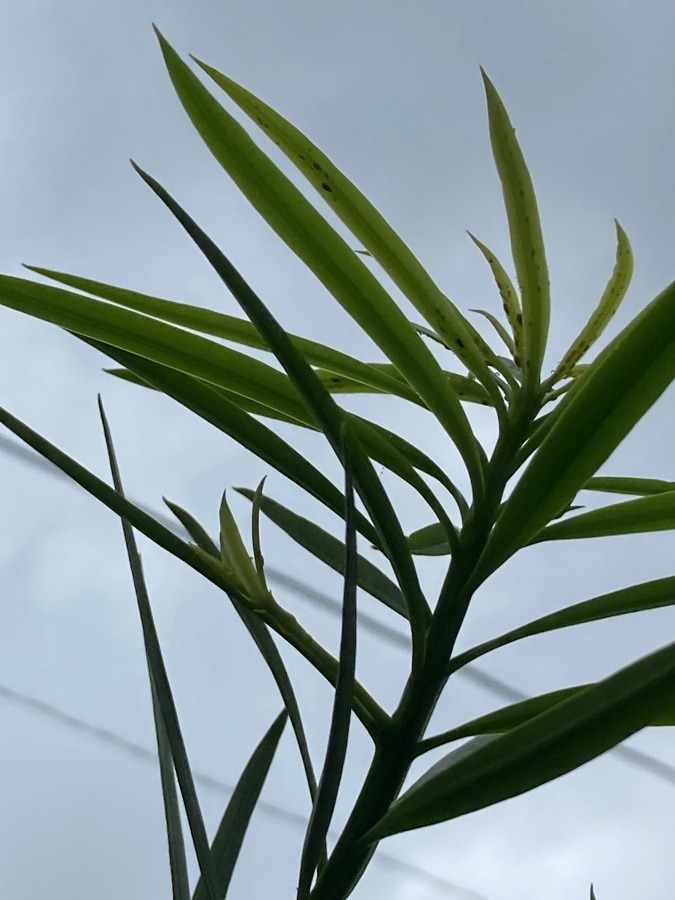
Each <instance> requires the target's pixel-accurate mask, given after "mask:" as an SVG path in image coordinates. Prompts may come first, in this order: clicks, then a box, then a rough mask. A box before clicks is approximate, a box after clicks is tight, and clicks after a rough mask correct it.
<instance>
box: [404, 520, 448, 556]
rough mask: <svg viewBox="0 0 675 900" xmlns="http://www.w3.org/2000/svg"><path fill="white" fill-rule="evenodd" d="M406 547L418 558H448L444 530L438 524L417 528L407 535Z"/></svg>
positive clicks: (446, 538)
mask: <svg viewBox="0 0 675 900" xmlns="http://www.w3.org/2000/svg"><path fill="white" fill-rule="evenodd" d="M407 540H408V547H409V548H410V552H411V553H415V554H417V555H418V556H448V554H449V553H450V544H449V543H448V536H447V534H446V532H445V529H444V528H443V527H442V526H441V524H440V522H433V523H432V524H431V525H425V526H424V527H423V528H418V529H417V531H413V532H412V534H410V535H408V539H407Z"/></svg>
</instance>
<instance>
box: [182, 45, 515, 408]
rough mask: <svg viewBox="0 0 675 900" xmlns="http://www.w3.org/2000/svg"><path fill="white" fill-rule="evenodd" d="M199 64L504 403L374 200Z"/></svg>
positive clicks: (470, 341)
mask: <svg viewBox="0 0 675 900" xmlns="http://www.w3.org/2000/svg"><path fill="white" fill-rule="evenodd" d="M193 59H194V57H193ZM195 62H196V63H197V65H198V66H200V67H201V68H202V70H203V71H204V72H206V74H207V75H209V76H210V77H211V78H212V79H213V80H214V81H215V83H216V84H217V85H218V86H219V87H220V88H222V90H223V91H225V93H226V94H227V95H228V96H229V97H230V98H231V99H232V100H233V101H234V102H235V103H236V104H237V105H238V106H239V108H240V109H242V110H243V111H244V112H245V113H246V114H247V115H248V116H249V117H250V118H251V119H252V120H253V121H254V122H256V123H257V124H258V125H260V126H261V128H262V129H263V130H264V132H265V133H266V134H267V135H268V136H269V137H270V138H271V139H272V140H273V141H274V143H275V144H276V145H277V147H279V149H280V150H282V151H283V152H284V153H285V154H286V156H287V157H288V159H289V160H290V161H291V162H292V163H293V164H294V165H295V166H296V167H297V168H298V169H299V170H300V172H302V174H303V175H304V176H305V178H306V179H307V180H308V182H309V183H310V184H311V185H312V187H313V188H314V189H315V190H316V191H317V192H318V193H319V195H320V196H321V197H322V198H323V199H324V200H326V202H328V204H329V205H330V207H331V209H332V210H333V211H334V212H335V213H336V214H337V215H338V216H339V218H340V219H341V220H342V221H343V222H344V224H345V225H346V226H347V227H348V228H349V229H350V231H351V232H352V234H353V235H354V236H355V237H356V238H357V239H358V240H359V241H360V242H361V243H362V244H363V246H364V247H365V248H366V249H367V251H368V252H369V253H370V255H371V256H372V257H373V258H374V259H375V260H377V262H378V263H379V264H380V265H381V266H382V268H383V269H384V271H385V272H386V273H387V274H388V275H389V277H390V278H391V279H392V281H393V282H394V283H395V284H396V286H397V287H398V288H399V289H400V290H401V291H402V292H403V294H404V295H405V296H406V297H407V298H408V300H410V302H411V303H412V304H413V306H414V307H415V308H416V309H417V310H418V312H419V313H420V314H421V315H423V316H424V317H425V319H426V320H427V321H428V322H429V324H430V325H431V327H432V328H433V329H434V331H435V332H436V333H437V334H438V335H440V336H441V337H442V338H443V340H444V344H445V346H447V347H449V348H450V349H451V350H452V351H453V353H455V354H456V355H457V356H458V358H459V359H460V360H461V361H462V362H463V363H464V365H465V366H466V367H467V368H468V369H469V371H470V372H473V374H474V375H475V376H476V378H478V380H479V381H480V382H481V383H482V384H483V386H484V387H485V388H486V390H487V391H488V392H489V393H490V395H491V396H492V399H493V402H495V403H497V404H500V403H501V402H502V401H501V397H500V395H499V391H498V390H497V388H496V385H495V383H494V378H493V376H492V374H491V372H490V370H489V369H488V367H487V365H486V363H485V359H484V358H483V355H482V353H481V351H480V350H479V348H478V346H477V345H476V342H475V340H474V335H475V331H474V329H473V327H472V326H471V325H470V323H469V322H468V321H467V320H466V319H465V317H464V316H463V315H462V314H461V313H460V311H459V310H458V309H457V307H456V306H455V305H454V304H453V303H452V302H451V301H450V300H449V299H448V298H447V297H446V296H445V295H444V294H443V293H442V292H441V291H440V290H439V288H438V286H437V285H436V284H435V283H434V281H433V279H432V278H431V277H430V276H429V273H428V272H427V271H426V270H425V269H424V267H423V266H422V265H421V264H420V262H419V260H418V259H416V257H415V256H414V254H413V253H412V252H411V250H410V248H409V247H408V246H407V245H406V244H405V243H404V242H403V241H402V240H401V238H400V237H399V236H398V235H397V234H396V232H395V231H394V230H393V229H392V228H391V226H390V225H389V224H388V223H387V222H386V221H385V219H384V218H383V217H382V215H381V214H380V213H379V212H378V211H377V210H376V209H375V207H374V206H373V205H372V203H370V201H369V200H367V198H366V197H364V195H363V194H362V193H361V191H359V189H358V188H357V187H356V186H355V185H354V184H353V183H352V182H351V181H350V180H349V179H348V178H346V177H345V175H343V174H342V172H340V171H339V170H338V169H337V168H336V166H335V165H334V164H333V163H332V162H331V161H330V160H329V159H328V157H327V156H326V155H325V153H323V152H322V151H321V150H319V148H318V147H317V146H316V145H315V144H313V143H312V141H310V140H309V138H308V137H307V136H306V135H304V134H302V132H301V131H299V130H298V129H297V128H296V127H295V126H294V125H292V124H291V123H290V122H288V121H287V120H286V119H284V118H283V117H282V116H280V115H279V114H278V113H277V112H275V111H274V110H273V109H272V108H271V107H269V106H268V105H267V104H266V103H264V102H263V101H262V100H260V99H259V98H258V97H255V96H254V95H253V94H252V93H251V92H250V91H247V90H246V89H245V88H243V87H241V86H240V85H238V84H236V83H235V82H234V81H232V79H231V78H228V77H227V76H226V75H223V74H222V73H221V72H218V71H217V70H216V69H214V68H213V67H211V66H209V65H207V64H206V63H203V62H201V61H200V60H198V59H195Z"/></svg>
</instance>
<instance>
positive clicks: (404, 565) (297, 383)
mask: <svg viewBox="0 0 675 900" xmlns="http://www.w3.org/2000/svg"><path fill="white" fill-rule="evenodd" d="M136 170H137V171H138V173H139V175H141V177H142V178H143V180H144V181H145V182H146V184H148V186H149V187H150V188H151V189H152V190H153V191H154V192H155V194H156V195H157V196H158V197H159V198H160V199H161V200H162V202H163V203H164V204H165V205H166V206H167V208H168V209H170V210H171V212H172V213H173V214H174V216H175V217H176V218H177V219H178V221H179V222H180V223H181V225H182V226H183V228H185V230H186V231H187V232H188V234H189V235H190V237H191V238H192V239H193V240H194V241H195V243H196V244H197V246H198V247H199V249H200V250H201V251H202V253H204V255H205V256H206V258H207V259H208V261H209V262H210V263H211V265H212V266H213V267H214V269H215V271H216V272H217V273H218V275H219V276H220V278H221V279H222V280H223V282H224V283H225V284H226V285H227V287H228V288H229V289H230V291H232V294H233V296H234V298H235V299H236V300H237V302H238V303H239V304H240V306H241V307H242V309H243V310H244V312H245V313H246V315H247V316H248V317H249V318H250V319H251V321H252V322H253V324H254V325H255V326H256V328H258V329H259V330H260V332H261V334H262V335H263V336H264V338H265V340H266V341H267V343H268V345H269V346H270V348H271V349H272V351H273V352H274V354H275V356H276V357H277V359H278V360H279V362H280V363H281V365H282V366H283V367H284V369H285V370H286V373H287V374H288V376H289V378H290V380H291V382H292V384H293V385H294V387H295V388H296V390H297V391H298V392H299V394H300V396H301V397H302V398H303V400H304V402H305V404H306V405H307V408H308V409H309V410H310V411H311V413H312V415H313V416H314V418H315V420H316V421H317V423H318V424H319V425H320V426H321V429H322V431H323V432H324V434H325V436H326V438H327V440H328V441H329V443H330V445H331V447H332V448H333V450H334V452H335V454H336V455H337V456H338V458H339V459H341V454H342V452H343V447H342V434H343V429H344V426H345V419H344V416H343V414H342V412H341V410H340V408H339V407H338V406H337V405H336V404H335V401H334V400H333V398H332V397H331V395H330V394H329V393H328V392H327V391H326V389H325V388H324V386H323V385H322V384H321V382H320V381H319V379H318V378H317V377H316V374H315V373H314V370H313V369H312V368H311V366H310V365H309V364H308V363H307V361H306V360H305V359H304V358H303V356H302V355H301V354H300V353H299V352H298V351H297V350H296V348H295V347H294V345H293V343H292V342H291V341H290V339H289V338H288V335H287V334H286V332H285V331H284V330H283V328H282V327H281V326H280V325H279V323H278V322H277V320H276V319H275V318H274V317H273V316H272V314H271V313H270V312H269V310H268V309H267V307H266V306H265V305H264V304H263V303H262V301H261V300H260V298H259V297H258V296H257V295H256V294H255V293H254V291H253V290H252V289H251V287H250V286H249V285H248V284H247V283H246V281H244V279H243V278H242V277H241V275H240V274H239V272H237V270H236V269H235V268H234V267H233V266H232V264H231V263H230V261H229V260H228V259H227V257H226V256H225V255H224V254H223V253H222V251H221V250H220V249H219V248H218V247H217V246H216V245H215V244H214V243H213V241H212V240H211V239H210V238H209V237H208V235H206V234H205V233H204V232H203V231H202V230H201V228H199V226H198V225H197V224H196V222H194V220H193V219H191V218H190V216H188V214H187V213H186V212H185V210H183V209H182V207H180V206H179V205H178V204H177V203H176V201H175V200H174V199H173V198H172V197H171V196H170V195H169V194H168V193H167V192H166V191H165V190H164V188H163V187H162V186H161V185H160V184H159V183H158V182H157V181H155V179H153V178H151V177H150V176H149V175H147V174H146V173H144V172H143V171H142V170H140V169H138V167H136ZM350 445H351V459H350V462H351V466H352V470H353V475H354V483H355V485H356V487H357V490H358V492H359V495H360V497H361V499H362V500H363V503H364V505H365V507H366V510H367V512H368V514H369V515H370V517H371V520H372V522H373V525H374V526H375V528H376V530H377V532H378V534H379V535H380V538H381V543H382V545H383V548H384V550H385V552H386V554H387V556H388V558H389V561H390V562H391V564H392V568H393V569H394V572H395V574H396V577H397V580H398V582H399V586H400V588H401V592H402V593H403V596H404V597H405V599H406V603H407V604H408V611H409V614H410V623H411V627H412V632H413V658H414V660H415V661H416V662H417V661H419V659H420V656H419V653H420V652H421V648H420V643H419V642H420V640H422V634H423V632H424V631H425V629H426V625H427V622H428V619H429V616H430V610H429V606H428V604H427V601H426V599H425V598H424V595H423V594H422V591H421V589H420V585H419V581H418V578H417V572H416V570H415V565H414V563H413V560H412V557H411V555H410V553H409V552H408V548H407V545H406V542H405V537H404V535H403V531H402V530H401V525H400V523H399V521H398V518H397V516H396V512H395V510H394V508H393V506H392V504H391V501H390V500H389V497H388V495H387V493H386V492H385V491H384V489H383V487H382V484H381V482H380V480H379V478H378V477H377V473H376V472H375V470H374V468H373V466H372V463H371V462H370V460H369V459H368V457H367V456H366V454H365V452H364V450H363V448H362V446H361V444H360V443H359V441H357V440H355V439H352V440H351V441H350ZM341 461H342V462H343V465H344V460H342V459H341Z"/></svg>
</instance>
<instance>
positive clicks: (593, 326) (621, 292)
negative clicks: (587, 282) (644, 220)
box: [550, 219, 633, 384]
mask: <svg viewBox="0 0 675 900" xmlns="http://www.w3.org/2000/svg"><path fill="white" fill-rule="evenodd" d="M614 224H615V226H616V243H617V246H616V263H615V264H614V270H613V272H612V274H611V276H610V279H609V281H608V282H607V287H606V288H605V290H604V292H603V294H602V297H601V298H600V302H599V303H598V305H597V307H596V308H595V310H594V312H593V314H592V315H591V317H590V318H589V320H588V322H587V323H586V324H585V325H584V327H583V328H582V329H581V331H580V332H579V334H578V335H577V337H576V338H575V339H574V340H573V341H572V344H571V346H570V348H569V350H568V351H567V353H566V354H565V355H564V356H563V358H562V359H561V361H560V363H559V364H558V366H557V367H556V369H555V372H554V373H553V375H552V376H551V378H550V382H551V384H555V382H556V381H558V380H559V379H560V378H565V377H566V376H567V375H569V373H570V372H571V371H572V369H573V368H574V366H576V364H577V363H578V362H579V360H580V359H581V358H582V356H584V355H585V354H586V353H587V352H588V350H589V348H590V347H591V346H592V345H593V344H594V343H595V342H596V341H597V339H598V338H599V337H600V335H601V334H602V333H603V331H604V330H605V328H606V327H607V325H608V324H609V322H610V320H611V318H612V317H613V315H614V313H615V312H616V311H617V309H618V308H619V305H620V303H621V301H622V300H623V298H624V297H625V295H626V291H627V290H628V285H629V284H630V280H631V277H632V275H633V253H632V250H631V247H630V243H629V241H628V237H627V236H626V232H625V231H624V230H623V228H622V227H621V226H620V225H619V223H618V222H617V221H616V219H615V220H614Z"/></svg>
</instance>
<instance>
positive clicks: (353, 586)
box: [297, 428, 358, 900]
mask: <svg viewBox="0 0 675 900" xmlns="http://www.w3.org/2000/svg"><path fill="white" fill-rule="evenodd" d="M342 436H343V440H344V445H345V446H344V450H343V458H344V460H345V503H346V507H345V561H344V591H343V596H342V630H341V635H340V670H339V675H338V681H337V684H336V686H335V699H334V702H333V714H332V716H331V723H330V732H329V735H328V744H327V747H326V759H325V762H324V766H323V770H322V772H321V778H320V780H319V787H318V790H317V793H316V800H315V801H314V805H313V807H312V814H311V816H310V819H309V823H308V825H307V833H306V834H305V841H304V845H303V848H302V858H301V861H300V874H299V876H298V891H297V897H298V900H306V898H308V897H309V892H310V888H311V884H312V879H313V877H314V874H315V872H316V869H317V866H318V864H319V860H320V858H321V851H322V848H323V846H324V844H325V840H326V835H327V834H328V829H329V827H330V821H331V818H332V816H333V811H334V809H335V803H336V800H337V796H338V790H339V787H340V782H341V780H342V772H343V769H344V764H345V759H346V757H347V742H348V738H349V726H350V722H351V715H352V702H353V700H352V697H353V694H354V685H355V680H356V679H355V673H356V632H357V617H356V594H357V580H358V575H357V566H358V557H357V551H356V528H355V527H354V489H353V487H352V478H351V468H350V462H349V460H350V455H351V441H350V440H349V437H348V434H347V432H346V429H344V428H343V429H342Z"/></svg>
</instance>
